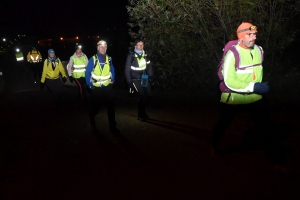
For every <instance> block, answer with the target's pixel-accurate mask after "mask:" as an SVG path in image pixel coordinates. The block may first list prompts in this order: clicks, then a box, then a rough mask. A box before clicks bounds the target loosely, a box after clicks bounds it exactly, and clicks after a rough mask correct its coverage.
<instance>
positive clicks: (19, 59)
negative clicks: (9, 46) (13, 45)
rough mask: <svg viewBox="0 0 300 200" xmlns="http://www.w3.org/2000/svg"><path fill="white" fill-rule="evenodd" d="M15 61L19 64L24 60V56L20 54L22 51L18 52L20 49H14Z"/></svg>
mask: <svg viewBox="0 0 300 200" xmlns="http://www.w3.org/2000/svg"><path fill="white" fill-rule="evenodd" d="M15 55H16V60H17V62H21V61H23V60H24V55H23V53H22V51H20V49H16V54H15Z"/></svg>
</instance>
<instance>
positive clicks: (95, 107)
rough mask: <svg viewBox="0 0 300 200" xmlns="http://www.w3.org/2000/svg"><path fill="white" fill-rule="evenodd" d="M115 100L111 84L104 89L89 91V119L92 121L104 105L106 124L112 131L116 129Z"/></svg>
mask: <svg viewBox="0 0 300 200" xmlns="http://www.w3.org/2000/svg"><path fill="white" fill-rule="evenodd" d="M115 100H116V92H115V90H114V88H113V85H112V84H110V85H108V86H106V87H94V88H93V89H91V108H90V111H89V117H90V118H92V119H94V118H95V116H96V115H97V114H98V112H99V110H100V108H101V107H102V105H106V108H107V117H108V123H109V126H110V128H111V129H114V128H115V127H116V120H115Z"/></svg>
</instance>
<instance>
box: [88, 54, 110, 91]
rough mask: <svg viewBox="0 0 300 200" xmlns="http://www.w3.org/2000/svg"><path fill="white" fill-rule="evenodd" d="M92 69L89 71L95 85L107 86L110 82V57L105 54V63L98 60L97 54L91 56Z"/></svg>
mask: <svg viewBox="0 0 300 200" xmlns="http://www.w3.org/2000/svg"><path fill="white" fill-rule="evenodd" d="M93 60H94V70H93V71H92V72H91V75H92V77H91V78H92V82H93V85H94V86H95V87H100V86H101V85H104V86H107V85H109V84H110V83H111V76H112V75H111V72H110V58H109V57H108V56H107V55H106V60H105V63H101V62H100V61H99V60H98V55H97V54H96V55H94V56H93Z"/></svg>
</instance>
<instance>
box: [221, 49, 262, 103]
mask: <svg viewBox="0 0 300 200" xmlns="http://www.w3.org/2000/svg"><path fill="white" fill-rule="evenodd" d="M235 48H236V50H237V52H238V53H239V57H240V65H239V68H238V69H236V67H235V57H234V54H233V53H232V51H228V52H227V54H226V56H225V58H224V66H223V71H222V73H223V77H224V83H225V84H226V86H227V87H228V88H229V89H230V90H231V91H232V92H223V93H222V95H221V102H223V103H227V104H248V103H253V102H255V101H258V100H260V99H261V98H262V96H261V95H260V94H256V93H254V92H253V88H254V84H255V83H257V82H262V79H263V66H262V53H261V52H263V51H262V48H261V47H260V46H257V45H254V47H253V49H246V48H243V47H241V46H240V45H239V44H237V45H236V46H235ZM259 48H261V50H260V49H259ZM253 65H254V66H253Z"/></svg>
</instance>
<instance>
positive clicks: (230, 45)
mask: <svg viewBox="0 0 300 200" xmlns="http://www.w3.org/2000/svg"><path fill="white" fill-rule="evenodd" d="M237 44H238V40H231V41H229V42H227V44H226V45H225V47H224V49H223V56H222V60H221V62H220V64H219V65H218V76H219V80H220V85H219V88H220V90H221V92H232V91H231V90H230V89H229V88H228V87H227V86H226V84H225V83H224V77H223V74H222V70H223V66H224V57H225V56H226V54H227V52H228V51H229V50H230V51H231V52H232V53H233V55H234V58H235V69H236V70H238V69H241V68H240V55H239V53H238V52H237V50H236V48H235V45H237ZM256 46H257V45H256ZM257 47H258V49H259V50H260V54H261V58H262V62H263V60H264V54H263V51H262V48H261V47H260V46H257ZM257 65H261V63H259V64H254V65H249V66H246V67H243V69H245V68H248V67H254V66H257Z"/></svg>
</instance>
